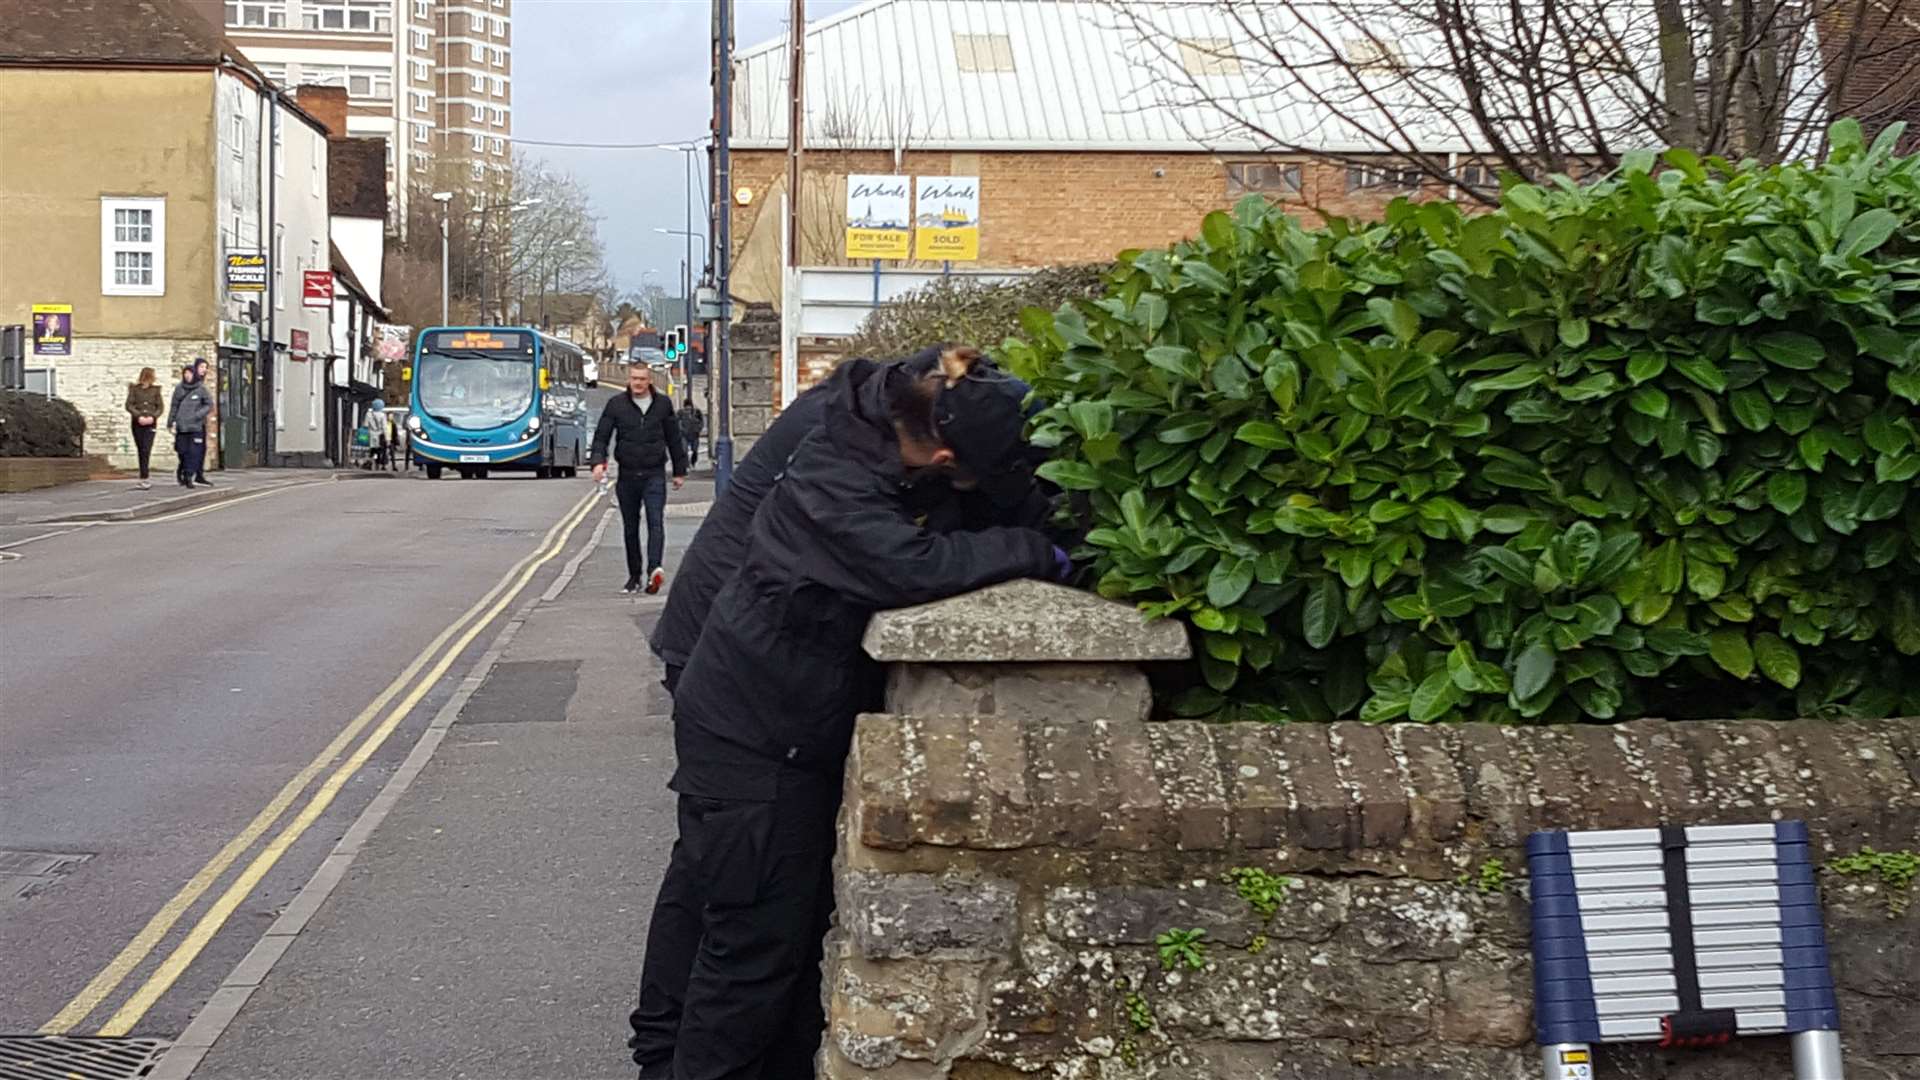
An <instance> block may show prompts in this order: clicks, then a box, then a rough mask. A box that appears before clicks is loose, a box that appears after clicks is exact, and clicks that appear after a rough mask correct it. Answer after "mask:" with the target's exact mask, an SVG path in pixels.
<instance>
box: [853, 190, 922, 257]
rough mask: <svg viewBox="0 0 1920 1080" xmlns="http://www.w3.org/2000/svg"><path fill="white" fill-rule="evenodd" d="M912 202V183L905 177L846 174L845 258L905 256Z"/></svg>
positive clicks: (908, 243) (909, 231) (911, 225)
mask: <svg viewBox="0 0 1920 1080" xmlns="http://www.w3.org/2000/svg"><path fill="white" fill-rule="evenodd" d="M912 202H913V182H912V181H911V180H909V179H908V178H906V177H904V176H869V175H853V176H849V177H847V258H849V259H904V258H906V257H907V254H908V252H909V251H910V250H911V249H912V243H911V239H912V236H913V233H912V228H913V211H912Z"/></svg>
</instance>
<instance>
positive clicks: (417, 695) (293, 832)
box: [98, 495, 594, 1036]
mask: <svg viewBox="0 0 1920 1080" xmlns="http://www.w3.org/2000/svg"><path fill="white" fill-rule="evenodd" d="M593 502H594V496H592V495H588V496H586V497H585V498H582V499H581V500H580V502H578V503H576V504H574V508H573V509H572V510H571V511H569V512H568V514H567V516H566V517H565V518H562V519H561V520H562V524H563V525H564V526H565V527H564V528H562V529H561V532H560V536H559V539H557V540H555V541H554V542H553V543H552V544H550V545H547V546H546V550H545V552H544V553H540V552H536V554H537V555H538V557H537V558H533V561H532V562H531V564H528V565H526V566H525V569H524V570H521V572H520V575H519V579H518V580H517V581H515V582H514V583H513V586H512V588H510V589H508V590H507V591H506V593H505V594H504V595H502V596H500V598H499V599H498V600H497V601H496V602H495V603H494V605H493V606H492V607H491V608H489V609H487V611H486V613H485V614H483V615H481V616H480V617H479V618H478V619H476V620H474V622H473V624H472V625H471V626H469V627H468V628H467V631H466V632H465V633H464V634H462V635H461V636H460V639H459V640H458V641H456V642H454V644H453V646H452V647H451V648H449V649H447V651H446V652H445V653H444V654H443V655H442V656H441V658H440V661H439V663H437V664H435V665H434V666H433V668H432V670H430V671H428V672H427V674H426V676H425V677H423V678H422V679H420V680H419V681H418V682H417V683H415V684H414V687H413V689H412V691H410V692H409V693H408V694H407V696H406V697H405V698H403V699H401V701H400V702H399V704H397V705H395V706H393V708H392V709H391V710H389V711H388V713H387V716H386V719H384V720H382V721H381V722H380V726H379V727H377V728H375V729H374V730H373V732H372V733H371V734H369V735H368V736H367V737H366V739H365V741H363V742H362V743H361V744H360V746H359V748H358V749H356V750H355V751H354V752H353V756H351V757H349V758H348V759H347V760H346V761H344V762H342V763H341V764H340V767H339V768H337V769H335V770H334V772H333V775H331V776H329V777H328V778H327V780H326V783H324V784H322V785H321V786H320V788H319V789H318V790H317V791H315V792H314V793H313V796H312V798H310V799H308V801H307V805H306V806H304V807H302V808H301V810H300V813H299V815H298V816H296V817H295V818H294V819H293V820H292V821H290V822H288V823H287V826H286V828H284V829H282V830H280V834H279V835H278V836H275V837H274V838H273V840H272V841H271V842H270V843H268V844H267V846H266V847H265V848H262V849H261V851H260V853H259V854H258V855H256V856H254V858H253V861H252V862H251V863H249V864H248V865H247V867H246V869H244V870H242V871H241V872H240V875H239V876H238V877H236V878H234V880H233V883H232V884H231V885H228V886H227V890H226V892H224V893H222V894H221V895H220V898H219V899H218V900H215V901H214V902H213V905H212V906H211V907H209V908H208V909H207V911H206V914H204V915H202V916H201V917H200V921H199V922H197V923H195V924H194V927H193V929H192V930H191V931H189V932H188V934H187V936H186V937H185V938H184V939H183V940H182V941H181V942H180V944H179V945H178V946H176V947H175V948H174V950H173V952H172V953H171V954H169V955H168V956H167V958H166V959H165V960H163V961H161V963H160V966H159V967H158V968H156V969H154V972H153V974H152V975H151V976H149V977H148V978H147V981H146V982H145V983H143V984H142V985H141V986H140V988H139V989H138V990H136V991H134V993H133V996H132V997H130V998H128V999H127V1001H126V1003H125V1004H123V1005H121V1006H120V1009H119V1011H117V1012H115V1013H114V1014H113V1016H112V1017H111V1018H110V1019H108V1020H107V1022H106V1024H105V1025H104V1026H102V1027H101V1028H100V1031H99V1033H98V1034H100V1035H102V1036H121V1035H125V1034H127V1033H128V1032H129V1031H132V1030H133V1027H134V1025H135V1024H138V1023H139V1022H140V1018H141V1017H143V1016H145V1015H146V1014H147V1010H149V1009H151V1008H153V1006H154V1004H155V1003H156V1002H158V1001H159V1000H160V997H161V995H163V994H165V993H166V992H167V990H168V989H170V988H171V987H172V986H173V984H174V982H175V981H177V980H178V979H179V978H180V976H181V975H183V974H185V973H186V970H187V967H188V966H189V965H190V964H192V963H193V961H194V958H196V957H198V956H199V955H200V952H201V950H203V949H205V948H206V947H207V943H208V942H210V941H212V940H213V936H214V935H215V934H216V933H218V932H219V931H220V928H221V927H222V926H224V925H226V921H227V919H228V918H229V917H231V916H232V915H233V912H234V910H235V909H237V908H238V907H239V906H240V905H241V903H242V902H244V901H245V900H246V898H247V897H248V896H249V895H251V894H252V892H253V890H254V888H255V886H257V885H259V883H260V879H261V878H263V877H265V876H266V875H267V872H268V871H269V870H272V869H273V866H274V864H275V863H277V862H279V861H280V856H282V855H284V854H286V851H287V849H288V848H289V847H291V846H293V843H294V841H296V840H298V839H300V837H301V835H302V834H304V833H305V832H306V831H307V829H308V828H309V827H311V826H312V825H313V823H314V822H315V821H317V820H319V818H320V815H321V814H322V813H324V812H325V811H326V809H327V807H328V806H329V805H331V804H332V803H333V800H334V797H335V796H336V795H338V794H339V793H340V789H341V788H342V787H344V786H346V783H347V781H348V780H350V779H352V777H353V775H354V774H355V773H357V772H359V771H360V768H361V766H363V765H365V764H366V763H367V760H368V759H369V758H371V757H372V756H373V753H374V751H376V750H378V749H380V746H381V744H383V743H385V742H386V741H387V737H388V736H389V735H392V734H393V731H394V729H395V728H397V727H399V726H400V722H401V721H402V720H404V719H406V717H407V714H408V713H411V712H412V711H413V710H414V707H415V706H417V705H419V704H420V701H421V699H422V698H425V697H426V696H427V693H428V691H430V690H432V689H433V687H434V685H435V684H436V683H438V682H439V681H440V679H441V677H442V676H444V675H445V674H446V673H447V669H448V668H450V667H452V666H453V662H454V661H455V660H456V659H458V658H459V656H460V654H461V653H462V652H464V651H465V650H466V648H467V646H469V645H471V644H473V640H474V639H475V638H477V637H479V636H480V632H481V631H483V630H485V629H486V628H487V626H488V625H489V624H491V623H492V622H493V620H494V619H495V618H497V617H498V616H499V615H500V613H501V612H503V611H505V610H506V609H507V606H508V605H509V604H511V603H512V602H513V599H514V597H516V596H518V595H520V592H521V590H523V589H525V588H526V587H527V584H528V583H529V582H531V581H532V580H533V576H534V574H535V573H537V572H538V571H539V569H540V568H541V567H542V566H544V565H546V564H547V563H548V562H551V561H552V560H553V559H554V558H555V557H556V556H558V555H559V554H560V552H562V551H563V550H565V549H566V546H567V541H568V540H569V539H571V538H572V536H573V533H574V530H575V529H577V528H579V527H580V523H581V522H582V521H585V520H586V518H587V514H588V512H589V511H590V510H591V509H592V503H593ZM548 535H549V536H551V535H552V534H551V533H549V534H548ZM530 558H532V557H531V556H530ZM507 576H508V577H509V578H511V577H513V573H512V572H511V571H510V572H509V573H508V575H507ZM494 591H495V592H498V591H499V587H498V586H496V587H495V590H494Z"/></svg>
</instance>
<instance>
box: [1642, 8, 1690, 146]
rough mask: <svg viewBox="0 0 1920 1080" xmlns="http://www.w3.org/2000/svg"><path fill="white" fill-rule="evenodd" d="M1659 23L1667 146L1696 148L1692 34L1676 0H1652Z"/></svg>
mask: <svg viewBox="0 0 1920 1080" xmlns="http://www.w3.org/2000/svg"><path fill="white" fill-rule="evenodd" d="M1653 10H1654V15H1655V17H1656V18H1657V19H1658V20H1659V24H1660V77H1661V82H1662V85H1663V87H1664V90H1665V92H1666V98H1667V130H1666V131H1665V132H1662V134H1663V135H1664V136H1665V138H1666V141H1667V143H1668V144H1669V145H1671V146H1684V147H1687V148H1688V149H1690V150H1698V149H1699V148H1700V101H1699V99H1698V98H1697V97H1695V96H1694V94H1695V91H1694V79H1695V77H1696V74H1695V71H1694V64H1695V58H1694V55H1693V34H1692V31H1691V29H1690V28H1689V27H1688V26H1687V17H1686V15H1685V13H1683V12H1682V11H1681V10H1680V0H1653Z"/></svg>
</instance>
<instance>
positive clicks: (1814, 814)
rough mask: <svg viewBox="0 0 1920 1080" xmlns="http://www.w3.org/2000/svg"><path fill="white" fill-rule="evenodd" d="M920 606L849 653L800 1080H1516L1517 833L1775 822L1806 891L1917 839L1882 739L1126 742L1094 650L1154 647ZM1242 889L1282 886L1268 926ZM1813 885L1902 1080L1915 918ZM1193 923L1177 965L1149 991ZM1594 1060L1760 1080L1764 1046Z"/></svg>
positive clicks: (1318, 736)
mask: <svg viewBox="0 0 1920 1080" xmlns="http://www.w3.org/2000/svg"><path fill="white" fill-rule="evenodd" d="M948 604H949V605H951V606H948V607H942V606H939V605H935V606H931V607H928V608H923V609H918V610H917V611H914V612H908V613H892V614H889V615H886V616H882V617H880V618H879V619H877V620H876V621H875V624H874V627H873V628H872V629H870V631H869V635H868V648H869V651H870V652H872V653H874V654H875V655H876V656H879V657H881V658H882V659H886V660H889V661H890V662H893V663H894V664H895V665H896V668H895V672H894V676H893V680H892V683H891V697H890V705H889V707H890V709H891V710H893V711H892V713H890V714H888V715H875V716H867V717H863V718H862V719H861V721H860V724H859V727H858V730H857V733H856V735H855V739H854V746H853V753H852V757H851V759H850V762H849V766H848V771H847V802H846V807H845V809H844V811H843V815H844V816H843V819H842V829H841V849H840V866H839V879H838V892H839V913H838V916H837V922H838V925H837V927H836V929H835V931H834V932H833V935H832V936H831V937H830V939H829V946H828V960H827V970H826V979H825V982H826V987H825V992H826V996H827V1004H828V1010H829V1018H830V1019H829V1030H828V1032H827V1038H826V1045H825V1046H824V1048H823V1051H822V1059H821V1060H822V1065H821V1069H820V1075H821V1076H822V1077H827V1078H833V1080H852V1078H875V1080H880V1078H885V1080H933V1078H941V1080H1013V1078H1016V1077H1024V1076H1044V1077H1051V1078H1059V1080H1069V1078H1095V1077H1098V1078H1104V1080H1120V1078H1146V1077H1165V1078H1174V1077H1178V1078H1182V1080H1205V1078H1220V1080H1227V1078H1232V1080H1269V1078H1272V1080H1278V1078H1287V1080H1295V1078H1298V1080H1341V1078H1349V1077H1351V1078H1359V1077H1383V1078H1384V1077H1398V1078H1405V1080H1416V1078H1417V1080H1431V1078H1437V1077H1463V1078H1493V1077H1502V1078H1505V1077H1512V1078H1515V1080H1518V1078H1522V1077H1537V1076H1539V1075H1540V1072H1539V1065H1538V1056H1537V1052H1536V1051H1535V1050H1534V1049H1533V1046H1532V1038H1533V1031H1532V1017H1531V1000H1532V985H1531V966H1530V948H1529V921H1528V913H1527V902H1526V899H1525V860H1524V857H1523V854H1522V851H1521V844H1522V843H1523V842H1524V839H1525V837H1526V835H1527V834H1528V833H1529V832H1531V831H1533V830H1535V829H1542V828H1610V827H1626V826H1642V825H1650V824H1655V823H1658V822H1662V821H1667V822H1677V823H1687V824H1696V823H1737V822H1751V821H1763V820H1767V819H1769V818H1781V817H1800V818H1805V819H1806V820H1807V821H1808V822H1809V824H1810V825H1811V827H1812V831H1813V834H1814V839H1815V843H1816V848H1817V850H1816V853H1815V857H1816V860H1817V861H1818V862H1820V863H1822V864H1824V863H1826V862H1827V861H1828V860H1829V859H1831V858H1832V857H1834V856H1836V855H1842V854H1850V853H1853V852H1855V851H1857V850H1858V849H1860V848H1862V847H1865V846H1871V847H1875V848H1878V849H1880V850H1883V851H1885V850H1897V849H1904V848H1912V847H1914V846H1916V842H1917V841H1920V724H1916V723H1915V722H1913V721H1899V720H1896V721H1886V722H1879V723H1825V722H1811V721H1809V722H1800V723H1792V724H1771V723H1764V722H1743V723H1671V724H1670V723H1665V722H1661V721H1640V722H1636V723H1631V724H1624V725H1619V726H1614V727H1602V726H1587V727H1575V728H1501V727H1491V726H1457V727H1423V726H1416V725H1404V724H1403V725H1394V726H1368V725H1361V724H1333V725H1297V726H1291V727H1271V726H1263V725H1249V724H1235V725H1211V724H1201V723H1192V722H1153V721H1149V720H1146V719H1144V716H1145V704H1144V694H1145V690H1146V687H1145V683H1144V680H1138V679H1137V677H1136V673H1133V672H1130V671H1128V670H1127V668H1128V665H1124V664H1119V663H1117V662H1116V661H1117V660H1118V659H1119V657H1118V656H1117V654H1118V653H1122V652H1125V651H1127V650H1133V651H1134V652H1135V653H1136V654H1137V655H1138V656H1139V657H1140V658H1143V659H1164V658H1167V657H1169V656H1170V655H1173V654H1174V653H1175V652H1176V650H1175V647H1174V645H1175V643H1174V642H1172V641H1170V640H1169V639H1168V637H1167V635H1166V630H1167V628H1165V627H1161V628H1151V627H1141V626H1140V625H1139V624H1138V622H1137V620H1135V621H1133V622H1132V623H1131V624H1130V625H1131V627H1132V628H1133V629H1132V632H1131V633H1129V631H1128V625H1129V624H1128V623H1127V622H1126V621H1125V619H1123V618H1121V617H1120V616H1124V617H1125V618H1131V612H1129V611H1126V610H1125V609H1114V608H1109V607H1107V606H1106V605H1104V604H1103V602H1100V601H1096V600H1093V599H1092V598H1088V597H1084V596H1080V595H1079V594H1072V593H1070V592H1067V591H1065V590H1058V589H1056V588H1055V587H1049V586H1040V585H1037V584H1035V583H1021V584H1018V585H1015V586H1004V587H1001V589H1000V590H997V591H992V592H991V595H989V596H988V598H987V599H986V600H984V601H983V600H982V599H981V596H980V594H976V596H975V597H969V598H961V599H959V600H956V601H949V602H948ZM1116 610H1117V611H1118V613H1119V615H1118V616H1116V614H1115V612H1116ZM1156 635H1157V636H1156ZM1174 636H1175V637H1179V636H1180V635H1178V632H1177V631H1175V633H1174ZM1177 645H1178V651H1184V647H1185V642H1184V640H1183V639H1182V640H1179V641H1178V642H1177ZM1492 860H1500V862H1498V863H1495V862H1493V861H1492ZM1248 870H1257V871H1260V872H1263V873H1266V874H1271V875H1275V876H1276V877H1281V878H1284V879H1285V884H1284V887H1283V888H1281V889H1280V890H1279V891H1278V893H1277V896H1276V899H1277V906H1276V907H1275V909H1274V911H1273V913H1272V914H1271V916H1265V915H1263V914H1262V913H1261V912H1260V911H1258V910H1257V909H1256V907H1255V906H1254V904H1252V903H1250V902H1249V901H1248V900H1247V899H1243V897H1242V895H1241V893H1240V891H1239V890H1238V889H1237V888H1236V887H1235V885H1234V884H1231V883H1230V882H1232V881H1233V878H1234V874H1235V872H1236V871H1238V872H1240V873H1242V874H1245V873H1246V871H1248ZM1254 884H1257V882H1254ZM1822 886H1823V891H1824V894H1825V899H1826V903H1827V918H1828V938H1829V942H1830V944H1831V947H1832V949H1833V958H1834V959H1833V966H1834V974H1835V977H1836V980H1837V982H1838V985H1839V987H1840V1002H1841V1016H1842V1029H1843V1030H1842V1036H1843V1040H1844V1042H1845V1045H1846V1048H1847V1053H1848V1066H1849V1070H1850V1071H1849V1075H1850V1076H1854V1077H1861V1078H1872V1080H1881V1078H1891V1077H1920V917H1916V916H1915V915H1913V914H1903V915H1901V916H1899V917H1893V916H1890V915H1889V897H1888V896H1887V895H1885V893H1884V892H1883V891H1881V889H1880V888H1879V887H1878V886H1876V885H1873V884H1870V883H1868V882H1867V881H1865V880H1863V879H1859V878H1852V877H1838V876H1835V875H1833V874H1832V873H1831V872H1823V874H1822ZM1194 929H1200V930H1204V931H1205V935H1204V936H1203V937H1202V938H1200V939H1199V940H1200V941H1201V942H1203V943H1204V945H1203V950H1202V951H1201V952H1200V953H1199V954H1197V955H1196V960H1197V962H1198V963H1199V965H1200V966H1199V967H1198V968H1197V969H1196V968H1192V967H1188V966H1186V965H1185V964H1184V963H1183V964H1181V965H1180V966H1179V967H1177V968H1176V969H1175V970H1167V969H1165V968H1164V967H1163V963H1162V957H1161V949H1160V947H1159V941H1160V936H1161V935H1162V934H1165V933H1167V932H1169V931H1174V930H1194ZM1598 1058H1599V1068H1598V1069H1597V1070H1596V1073H1595V1075H1596V1076H1600V1077H1606V1078H1614V1077H1620V1078H1632V1080H1652V1078H1657V1077H1672V1078H1676V1080H1679V1078H1686V1080H1708V1078H1722V1077H1724V1078H1727V1080H1733V1078H1735V1077H1747V1076H1752V1077H1761V1076H1781V1077H1785V1076H1791V1075H1792V1071H1791V1065H1790V1061H1789V1055H1788V1051H1787V1046H1786V1043H1785V1041H1784V1040H1782V1039H1777V1038H1771V1039H1770V1038H1759V1039H1750V1040H1745V1041H1742V1042H1738V1043H1736V1044H1734V1045H1733V1046H1732V1047H1729V1048H1726V1049H1724V1050H1721V1051H1716V1052H1710V1053H1701V1052H1678V1051H1676V1052H1664V1051H1656V1050H1653V1049H1651V1048H1648V1047H1631V1048H1621V1047H1605V1048H1602V1049H1601V1051H1600V1053H1599V1055H1598Z"/></svg>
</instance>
